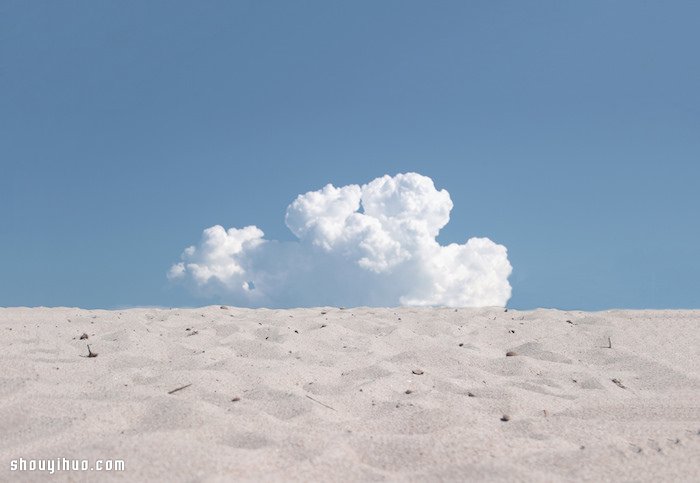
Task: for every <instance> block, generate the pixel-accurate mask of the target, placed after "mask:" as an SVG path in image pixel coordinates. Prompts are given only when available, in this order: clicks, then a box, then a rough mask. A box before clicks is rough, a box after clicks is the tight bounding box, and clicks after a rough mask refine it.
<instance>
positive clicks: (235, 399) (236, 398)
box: [231, 396, 241, 402]
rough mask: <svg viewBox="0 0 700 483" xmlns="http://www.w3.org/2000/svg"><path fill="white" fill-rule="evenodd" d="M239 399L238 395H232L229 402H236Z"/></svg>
mask: <svg viewBox="0 0 700 483" xmlns="http://www.w3.org/2000/svg"><path fill="white" fill-rule="evenodd" d="M240 400H241V398H239V397H238V396H236V397H234V398H233V399H231V402H238V401H240Z"/></svg>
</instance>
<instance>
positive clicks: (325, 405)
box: [305, 394, 335, 411]
mask: <svg viewBox="0 0 700 483" xmlns="http://www.w3.org/2000/svg"><path fill="white" fill-rule="evenodd" d="M305 396H306V397H308V398H309V399H311V400H312V401H313V402H317V403H319V404H320V405H321V406H323V407H326V408H328V409H332V410H333V411H335V408H332V407H330V406H329V405H328V404H323V403H322V402H321V401H319V400H318V399H314V398H312V397H311V396H309V395H308V394H305Z"/></svg>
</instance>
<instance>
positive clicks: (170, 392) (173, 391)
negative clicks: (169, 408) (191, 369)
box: [168, 383, 192, 394]
mask: <svg viewBox="0 0 700 483" xmlns="http://www.w3.org/2000/svg"><path fill="white" fill-rule="evenodd" d="M191 385H192V383H190V384H185V385H184V386H180V387H176V388H175V389H173V390H172V391H168V394H175V393H176V392H178V391H182V390H183V389H185V388H187V387H190V386H191Z"/></svg>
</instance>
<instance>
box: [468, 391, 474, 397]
mask: <svg viewBox="0 0 700 483" xmlns="http://www.w3.org/2000/svg"><path fill="white" fill-rule="evenodd" d="M467 396H469V397H476V396H475V395H474V393H473V392H471V391H469V392H468V393H467Z"/></svg>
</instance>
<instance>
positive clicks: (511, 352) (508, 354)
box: [506, 351, 518, 357]
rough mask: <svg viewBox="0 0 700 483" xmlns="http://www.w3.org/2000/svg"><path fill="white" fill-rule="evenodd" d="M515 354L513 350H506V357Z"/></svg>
mask: <svg viewBox="0 0 700 483" xmlns="http://www.w3.org/2000/svg"><path fill="white" fill-rule="evenodd" d="M517 355H518V353H517V352H513V351H508V352H506V357H513V356H517Z"/></svg>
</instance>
